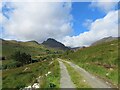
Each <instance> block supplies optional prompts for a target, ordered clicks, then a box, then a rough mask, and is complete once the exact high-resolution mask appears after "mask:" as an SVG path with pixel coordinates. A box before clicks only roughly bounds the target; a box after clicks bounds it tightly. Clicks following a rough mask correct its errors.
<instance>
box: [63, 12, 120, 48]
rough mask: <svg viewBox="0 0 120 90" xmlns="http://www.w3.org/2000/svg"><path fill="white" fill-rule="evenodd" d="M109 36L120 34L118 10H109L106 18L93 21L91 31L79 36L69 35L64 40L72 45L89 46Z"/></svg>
mask: <svg viewBox="0 0 120 90" xmlns="http://www.w3.org/2000/svg"><path fill="white" fill-rule="evenodd" d="M108 36H113V37H117V36H118V11H111V12H109V13H108V14H107V15H106V16H105V17H104V18H101V19H97V20H96V21H94V22H92V23H91V26H90V30H89V31H87V32H84V33H81V34H80V35H78V36H72V37H70V36H67V37H65V38H64V40H63V41H62V42H63V43H64V44H65V45H66V46H71V47H78V46H83V45H84V46H88V45H90V44H92V43H93V42H95V41H96V40H99V39H101V38H103V37H108Z"/></svg>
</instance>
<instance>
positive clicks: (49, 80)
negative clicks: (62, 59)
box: [41, 60, 60, 88]
mask: <svg viewBox="0 0 120 90" xmlns="http://www.w3.org/2000/svg"><path fill="white" fill-rule="evenodd" d="M48 68H49V72H51V73H50V74H49V75H48V76H44V79H43V82H42V85H41V88H60V67H59V63H58V61H57V60H55V61H54V62H53V63H52V62H51V64H49V66H48Z"/></svg>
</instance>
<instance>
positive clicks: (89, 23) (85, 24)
mask: <svg viewBox="0 0 120 90" xmlns="http://www.w3.org/2000/svg"><path fill="white" fill-rule="evenodd" d="M92 22H93V20H91V19H86V20H85V22H84V23H83V26H84V27H86V28H87V29H89V28H90V25H91V23H92Z"/></svg>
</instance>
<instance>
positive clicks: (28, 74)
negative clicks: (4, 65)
mask: <svg viewBox="0 0 120 90" xmlns="http://www.w3.org/2000/svg"><path fill="white" fill-rule="evenodd" d="M49 62H50V61H47V62H38V63H33V64H29V65H26V66H23V67H19V68H15V69H9V70H4V71H3V73H2V80H3V88H23V87H25V86H28V85H31V84H33V83H34V81H35V79H36V78H37V77H38V76H41V75H44V74H45V73H47V72H48V71H49V68H47V67H46V66H47V65H48V64H49ZM25 68H29V69H28V70H26V71H24V70H25Z"/></svg>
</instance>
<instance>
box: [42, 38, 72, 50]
mask: <svg viewBox="0 0 120 90" xmlns="http://www.w3.org/2000/svg"><path fill="white" fill-rule="evenodd" d="M42 44H43V45H44V46H46V47H49V48H56V49H62V50H69V49H70V48H68V47H66V46H65V45H64V44H62V43H60V42H58V41H56V40H55V39H52V38H48V39H47V40H46V41H44V42H43V43H42Z"/></svg>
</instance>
